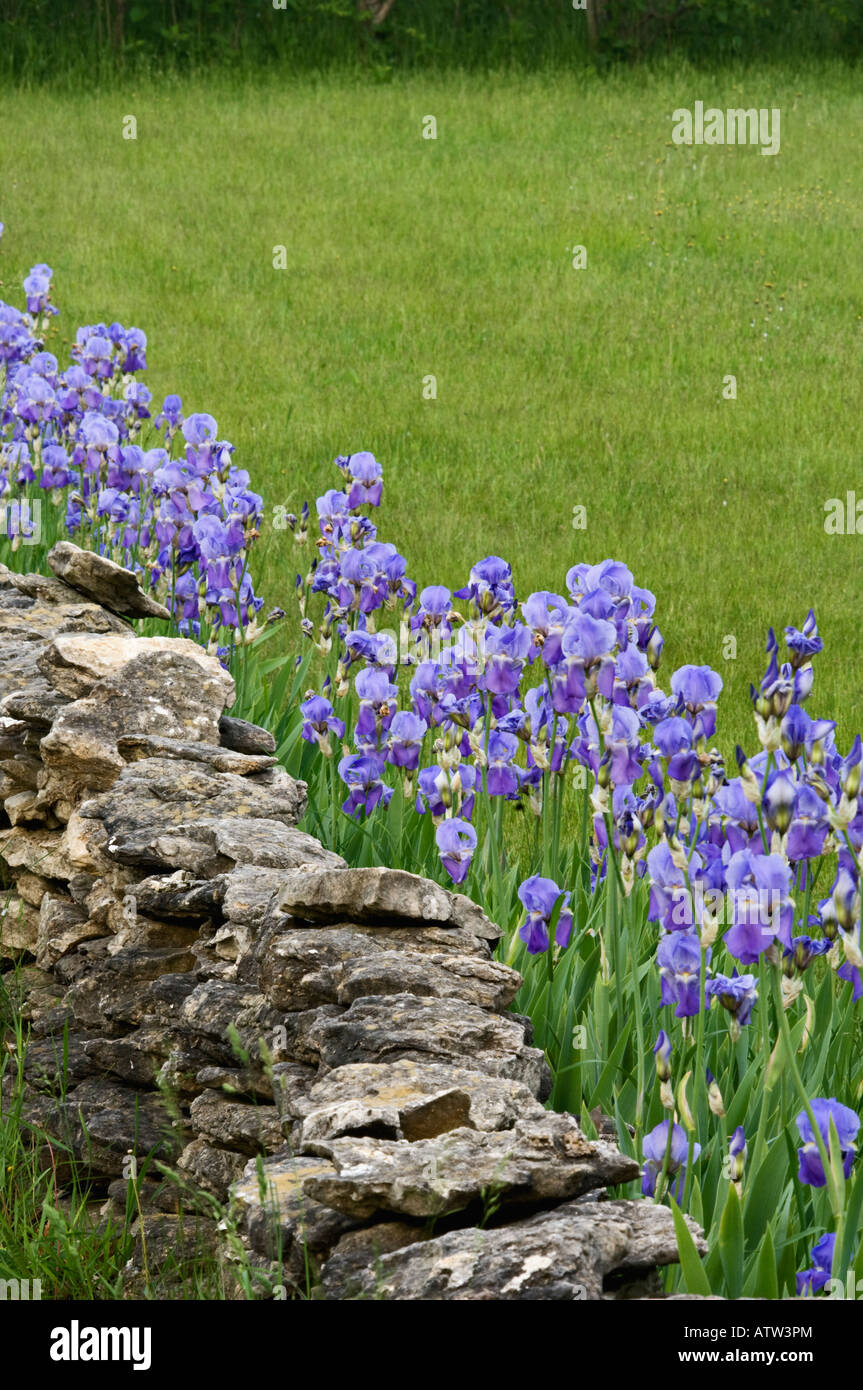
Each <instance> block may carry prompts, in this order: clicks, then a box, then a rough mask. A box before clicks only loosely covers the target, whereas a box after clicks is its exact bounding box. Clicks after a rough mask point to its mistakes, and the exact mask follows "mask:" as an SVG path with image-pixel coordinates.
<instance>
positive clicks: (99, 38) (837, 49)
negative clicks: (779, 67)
mask: <svg viewBox="0 0 863 1390" xmlns="http://www.w3.org/2000/svg"><path fill="white" fill-rule="evenodd" d="M278 3H279V4H280V6H281V5H283V6H284V8H281V7H280V8H276V7H275V5H274V3H273V0H0V40H2V43H0V73H2V75H3V76H4V77H5V78H7V79H13V80H16V81H25V82H31V81H35V82H41V81H52V82H60V83H70V82H80V81H82V80H83V81H85V82H87V83H88V84H92V82H93V81H94V80H95V81H109V80H112V79H117V78H118V77H119V78H122V77H123V76H128V75H130V74H131V73H134V72H141V71H144V72H154V73H155V72H164V71H166V70H167V71H174V72H177V73H181V74H182V73H187V72H190V71H194V70H197V69H200V68H204V67H212V66H217V67H221V68H226V69H229V70H232V71H236V72H238V73H239V74H242V75H245V74H251V73H253V72H254V73H260V71H261V70H262V69H264V68H272V69H275V70H276V71H278V72H282V73H285V74H286V75H290V74H292V73H300V72H316V71H322V70H324V69H327V68H332V67H339V68H344V67H357V68H360V69H365V70H367V71H369V72H371V73H374V74H378V75H379V74H384V75H385V74H386V73H387V72H388V71H390V70H398V69H410V68H430V69H439V68H451V67H458V68H466V69H473V70H483V69H493V68H500V67H506V66H514V67H519V68H527V69H535V68H545V67H579V66H583V65H584V64H585V62H588V61H596V62H598V63H599V64H600V65H601V66H605V65H607V64H609V63H613V62H615V61H617V60H621V59H623V60H626V61H631V60H633V59H640V58H643V57H645V56H647V55H653V54H667V53H671V54H676V55H682V56H686V57H688V58H690V59H694V60H700V61H704V60H707V61H714V60H719V59H728V58H739V59H744V60H746V59H754V58H764V57H765V56H771V55H782V56H788V55H789V54H797V55H800V56H807V57H818V56H827V55H836V54H841V55H843V56H846V57H849V58H855V57H857V56H859V54H860V52H861V48H863V6H861V4H860V0H586V3H587V4H589V5H590V7H591V8H590V16H589V15H588V12H587V11H586V10H585V9H581V8H578V9H577V8H575V7H574V4H573V0H508V2H507V3H506V4H501V3H499V0H391V3H387V0H278ZM589 17H590V20H591V21H594V20H595V32H596V38H597V42H596V43H595V45H594V48H595V53H594V55H593V58H591V54H590V44H589V30H590V28H591V27H592V26H591V25H589V22H588V21H589Z"/></svg>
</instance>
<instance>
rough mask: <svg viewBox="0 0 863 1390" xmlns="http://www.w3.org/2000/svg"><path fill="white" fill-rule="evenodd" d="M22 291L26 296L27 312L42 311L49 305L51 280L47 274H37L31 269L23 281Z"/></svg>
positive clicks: (37, 312)
mask: <svg viewBox="0 0 863 1390" xmlns="http://www.w3.org/2000/svg"><path fill="white" fill-rule="evenodd" d="M24 293H25V294H26V296H27V313H28V314H41V313H44V312H45V310H46V309H48V307H49V304H48V301H49V298H50V295H51V281H50V280H49V278H48V276H47V275H39V274H37V273H36V272H35V271H31V272H30V274H29V275H28V276H27V278H26V280H25V281H24Z"/></svg>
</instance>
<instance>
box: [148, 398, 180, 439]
mask: <svg viewBox="0 0 863 1390" xmlns="http://www.w3.org/2000/svg"><path fill="white" fill-rule="evenodd" d="M182 423H183V402H182V401H181V400H180V397H179V396H174V395H171V396H166V397H165V399H164V401H163V402H162V409H161V410H160V411H159V414H158V415H157V416H156V418H155V420H154V421H153V424H154V425H155V427H156V429H157V430H160V429H162V427H163V426H164V425H167V426H168V429H169V430H170V431H171V433H172V434H173V432H174V431H175V430H176V429H178V428H179V426H180V425H181V424H182Z"/></svg>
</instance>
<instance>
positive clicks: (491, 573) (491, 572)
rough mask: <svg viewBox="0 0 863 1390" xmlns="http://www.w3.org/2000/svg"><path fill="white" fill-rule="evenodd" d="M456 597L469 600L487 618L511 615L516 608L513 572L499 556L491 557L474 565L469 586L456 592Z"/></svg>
mask: <svg viewBox="0 0 863 1390" xmlns="http://www.w3.org/2000/svg"><path fill="white" fill-rule="evenodd" d="M455 597H456V598H464V599H468V600H469V601H470V603H471V604H472V605H473V607H474V608H475V609H476V610H477V612H478V613H479V614H485V615H486V617H490V618H495V617H499V616H500V615H501V614H503V613H510V612H512V610H513V608H514V607H515V591H514V589H513V585H512V570H511V569H510V567H509V565H508V564H507V563H506V560H502V559H501V558H500V556H499V555H489V556H487V557H486V559H485V560H480V561H479V563H478V564H476V565H474V567H473V569H472V570H471V572H470V578H469V579H468V582H467V584H466V585H465V587H464V588H463V589H457V590H456V593H455Z"/></svg>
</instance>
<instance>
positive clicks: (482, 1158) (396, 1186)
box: [303, 1111, 640, 1218]
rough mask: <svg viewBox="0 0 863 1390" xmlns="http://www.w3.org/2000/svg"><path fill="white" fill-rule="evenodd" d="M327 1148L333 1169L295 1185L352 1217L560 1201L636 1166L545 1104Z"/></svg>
mask: <svg viewBox="0 0 863 1390" xmlns="http://www.w3.org/2000/svg"><path fill="white" fill-rule="evenodd" d="M329 1156H330V1158H331V1159H332V1162H333V1164H334V1165H335V1168H336V1176H331V1175H326V1176H320V1177H314V1178H309V1179H308V1180H307V1181H306V1182H305V1183H304V1184H303V1191H304V1192H306V1193H308V1195H309V1196H310V1197H313V1198H314V1199H315V1200H316V1201H318V1202H324V1203H325V1204H326V1205H328V1206H332V1207H335V1208H336V1209H337V1210H338V1211H343V1212H345V1213H347V1214H348V1215H350V1216H356V1217H360V1218H368V1217H371V1216H374V1215H375V1213H376V1212H381V1211H383V1212H395V1213H399V1214H404V1215H406V1216H415V1217H432V1216H434V1217H440V1216H444V1215H447V1214H449V1213H452V1212H457V1211H462V1210H464V1209H465V1208H466V1207H470V1206H472V1205H473V1204H474V1203H481V1202H482V1201H483V1200H488V1199H489V1198H490V1197H491V1196H493V1197H494V1198H495V1199H500V1200H502V1201H504V1202H506V1203H507V1204H509V1203H512V1202H541V1201H554V1200H556V1201H563V1200H566V1199H567V1198H571V1197H580V1196H581V1195H582V1194H583V1193H585V1192H589V1191H590V1190H591V1189H593V1188H597V1187H613V1186H616V1184H617V1183H621V1182H629V1181H631V1180H632V1179H633V1178H636V1177H638V1174H639V1171H640V1170H639V1167H638V1164H637V1163H636V1162H635V1160H634V1159H631V1158H627V1157H626V1156H625V1155H624V1154H621V1153H618V1151H617V1149H615V1148H614V1147H613V1145H611V1144H606V1143H603V1142H602V1141H600V1140H597V1141H593V1142H591V1141H590V1140H589V1139H585V1137H584V1135H583V1134H582V1132H581V1129H580V1128H579V1126H578V1124H577V1122H576V1120H575V1119H574V1118H573V1116H571V1115H558V1114H554V1113H552V1112H551V1111H546V1112H544V1114H543V1115H542V1117H538V1118H535V1119H525V1120H519V1121H518V1123H517V1124H516V1125H515V1127H514V1128H513V1129H511V1130H495V1131H493V1132H483V1131H478V1130H474V1129H454V1130H450V1131H449V1132H447V1133H445V1134H442V1135H439V1136H438V1137H436V1138H433V1139H419V1140H417V1141H416V1142H415V1143H412V1144H405V1143H399V1142H397V1141H394V1140H388V1139H373V1138H367V1139H356V1138H349V1139H335V1140H334V1141H333V1143H332V1145H331V1146H330V1151H329Z"/></svg>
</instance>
